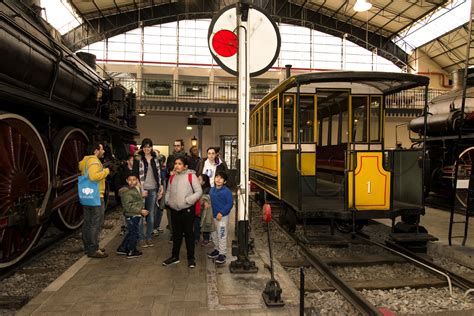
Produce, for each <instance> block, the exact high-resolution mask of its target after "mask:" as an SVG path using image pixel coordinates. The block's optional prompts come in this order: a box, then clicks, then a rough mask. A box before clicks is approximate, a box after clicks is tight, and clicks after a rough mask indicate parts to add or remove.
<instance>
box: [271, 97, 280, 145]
mask: <svg viewBox="0 0 474 316" xmlns="http://www.w3.org/2000/svg"><path fill="white" fill-rule="evenodd" d="M270 109H271V112H270V113H271V121H270V122H272V124H271V126H270V128H271V131H270V143H276V141H277V132H278V99H274V100H273V101H272V103H271V105H270Z"/></svg>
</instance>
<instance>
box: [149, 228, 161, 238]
mask: <svg viewBox="0 0 474 316" xmlns="http://www.w3.org/2000/svg"><path fill="white" fill-rule="evenodd" d="M151 234H152V235H153V236H159V235H160V231H159V230H158V229H153V232H152V233H151Z"/></svg>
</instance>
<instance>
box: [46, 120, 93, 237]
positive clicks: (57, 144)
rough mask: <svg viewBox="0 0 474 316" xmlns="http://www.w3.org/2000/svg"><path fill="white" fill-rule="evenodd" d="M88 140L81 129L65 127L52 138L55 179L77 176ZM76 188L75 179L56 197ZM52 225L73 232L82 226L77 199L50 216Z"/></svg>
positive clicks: (82, 213)
mask: <svg viewBox="0 0 474 316" xmlns="http://www.w3.org/2000/svg"><path fill="white" fill-rule="evenodd" d="M88 142H89V138H88V137H87V135H86V133H84V132H83V131H82V130H81V129H78V128H73V127H67V128H64V129H63V130H61V131H60V132H59V133H58V134H57V135H56V136H55V138H54V141H53V148H54V153H55V169H54V174H55V175H56V178H57V179H60V180H61V179H66V178H68V177H71V176H74V175H75V174H78V172H79V170H78V164H79V161H80V160H82V158H83V157H84V155H85V153H86V150H87V144H88ZM76 187H77V179H76V180H75V181H73V182H68V183H67V184H65V185H62V186H61V187H60V188H58V189H57V190H56V197H59V196H61V195H62V194H65V193H66V192H68V191H70V190H73V189H74V188H76ZM52 220H53V223H54V225H55V226H56V227H58V228H59V229H61V230H73V229H76V228H78V227H79V226H81V225H82V222H83V221H84V212H83V210H82V206H81V204H80V203H79V201H78V200H77V199H74V200H73V201H71V202H69V203H68V204H66V205H65V206H63V207H60V208H59V209H57V210H56V211H55V212H54V213H53V215H52Z"/></svg>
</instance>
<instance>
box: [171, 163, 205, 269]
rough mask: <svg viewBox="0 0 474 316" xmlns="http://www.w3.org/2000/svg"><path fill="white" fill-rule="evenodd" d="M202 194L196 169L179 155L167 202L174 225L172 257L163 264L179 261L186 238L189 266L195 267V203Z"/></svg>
mask: <svg viewBox="0 0 474 316" xmlns="http://www.w3.org/2000/svg"><path fill="white" fill-rule="evenodd" d="M201 195H202V188H201V184H199V180H198V179H197V177H196V175H195V174H194V171H192V170H188V161H187V159H186V157H177V158H176V160H175V162H174V174H173V175H172V176H170V180H169V183H168V189H167V190H166V195H165V203H166V204H167V205H168V206H169V208H170V212H171V225H172V227H173V249H172V251H171V257H169V258H168V259H166V260H165V261H163V265H164V266H167V265H171V264H176V263H179V250H180V249H181V241H182V240H183V233H184V238H185V240H186V250H187V255H188V267H189V268H195V267H196V260H195V258H194V234H193V226H194V217H195V204H196V202H197V201H198V200H199V198H200V197H201Z"/></svg>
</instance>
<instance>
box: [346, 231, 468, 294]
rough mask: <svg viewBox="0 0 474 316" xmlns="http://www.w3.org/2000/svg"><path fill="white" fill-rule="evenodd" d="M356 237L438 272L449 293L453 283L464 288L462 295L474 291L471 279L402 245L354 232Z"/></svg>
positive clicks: (451, 291) (451, 292) (451, 290)
mask: <svg viewBox="0 0 474 316" xmlns="http://www.w3.org/2000/svg"><path fill="white" fill-rule="evenodd" d="M355 236H356V237H357V238H358V239H361V240H363V241H365V242H368V243H371V244H375V245H377V246H380V247H382V248H383V249H385V250H388V251H390V252H393V253H395V254H397V255H399V256H402V257H403V258H405V259H407V260H409V261H411V262H413V263H414V264H416V265H418V266H420V267H422V268H424V269H426V270H429V271H431V272H434V273H436V274H439V275H441V276H443V277H444V278H446V280H447V282H448V288H449V294H450V295H452V294H453V288H452V286H453V284H454V285H456V286H458V287H459V288H461V289H462V290H464V291H465V292H464V296H467V295H468V294H469V293H471V292H473V291H474V282H472V281H471V280H468V279H466V278H464V277H462V276H460V275H458V274H456V273H454V272H452V271H450V270H448V269H446V268H443V267H441V266H439V265H437V264H435V263H434V262H431V261H428V260H426V259H425V258H422V257H420V256H418V255H417V254H415V253H413V252H411V251H410V250H408V249H406V248H404V247H402V246H399V245H397V244H395V243H393V242H388V241H387V242H386V244H387V246H385V245H383V244H381V243H378V242H375V241H372V240H370V239H367V238H365V237H363V236H361V235H359V234H356V235H355Z"/></svg>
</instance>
